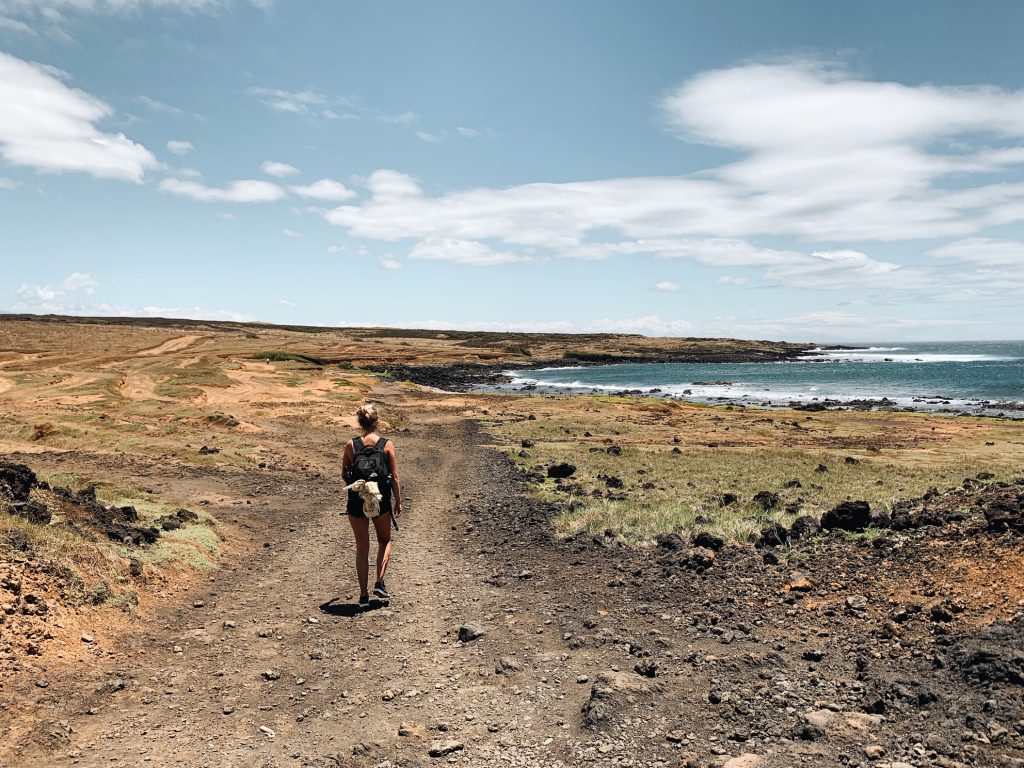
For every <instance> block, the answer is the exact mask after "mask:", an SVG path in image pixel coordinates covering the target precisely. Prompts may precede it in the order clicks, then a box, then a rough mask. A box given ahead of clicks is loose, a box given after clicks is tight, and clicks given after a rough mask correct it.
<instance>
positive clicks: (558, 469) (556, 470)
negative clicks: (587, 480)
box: [548, 461, 576, 478]
mask: <svg viewBox="0 0 1024 768" xmlns="http://www.w3.org/2000/svg"><path fill="white" fill-rule="evenodd" d="M575 474H576V467H575V466H573V465H572V464H570V463H569V462H567V461H560V462H558V463H557V464H552V465H551V466H549V467H548V477H554V478H564V477H572V476H573V475H575Z"/></svg>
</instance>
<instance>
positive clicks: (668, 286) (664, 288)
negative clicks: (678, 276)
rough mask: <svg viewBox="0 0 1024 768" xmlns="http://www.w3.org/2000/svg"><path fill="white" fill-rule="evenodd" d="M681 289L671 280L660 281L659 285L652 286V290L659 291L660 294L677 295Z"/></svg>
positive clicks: (681, 287)
mask: <svg viewBox="0 0 1024 768" xmlns="http://www.w3.org/2000/svg"><path fill="white" fill-rule="evenodd" d="M682 289H683V286H681V285H680V284H679V283H674V282H672V281H671V280H662V281H661V282H659V283H655V284H654V290H656V291H660V292H661V293H679V291H681V290H682Z"/></svg>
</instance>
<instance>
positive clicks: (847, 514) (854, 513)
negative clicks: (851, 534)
mask: <svg viewBox="0 0 1024 768" xmlns="http://www.w3.org/2000/svg"><path fill="white" fill-rule="evenodd" d="M870 522H871V505H870V504H868V503H867V502H866V501H844V502H842V503H841V504H837V505H836V506H834V507H833V508H832V509H830V510H829V511H828V512H826V513H825V514H824V515H822V516H821V527H822V528H824V529H825V530H827V531H833V530H840V531H863V530H864V529H865V528H867V526H868V523H870Z"/></svg>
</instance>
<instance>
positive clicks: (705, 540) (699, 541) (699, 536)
mask: <svg viewBox="0 0 1024 768" xmlns="http://www.w3.org/2000/svg"><path fill="white" fill-rule="evenodd" d="M692 542H693V546H695V547H703V548H704V549H710V550H711V551H712V552H718V551H719V550H720V549H722V548H723V547H724V546H725V539H723V538H722V537H721V536H715V534H713V533H709V532H708V531H701V532H700V533H696V534H694V536H693V539H692Z"/></svg>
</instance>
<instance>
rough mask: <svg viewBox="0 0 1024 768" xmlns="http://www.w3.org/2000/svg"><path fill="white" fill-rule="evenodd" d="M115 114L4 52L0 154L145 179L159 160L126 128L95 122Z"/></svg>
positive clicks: (57, 168) (53, 167)
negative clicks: (114, 128)
mask: <svg viewBox="0 0 1024 768" xmlns="http://www.w3.org/2000/svg"><path fill="white" fill-rule="evenodd" d="M0 10H2V6H0ZM113 114H114V110H113V108H112V107H111V106H110V105H109V104H106V103H105V102H103V101H100V100H99V99H97V98H96V97H94V96H91V95H89V94H88V93H85V92H84V91H81V90H78V89H75V88H70V87H68V86H67V85H66V84H65V83H64V82H63V81H62V79H61V78H60V77H58V76H57V75H55V73H54V71H53V70H52V69H50V68H48V67H45V66H43V65H40V64H34V63H30V62H27V61H22V60H21V59H18V58H15V57H14V56H10V55H8V54H5V53H0V157H3V159H4V160H5V161H6V162H8V163H10V164H11V165H22V166H28V167H31V168H35V169H36V170H39V171H44V172H52V173H62V172H81V173H88V174H90V175H92V176H96V177H99V178H108V179H119V180H122V181H134V182H141V181H142V179H143V176H144V175H145V173H146V171H147V170H150V169H155V168H159V167H160V162H159V161H158V160H157V159H156V158H155V157H154V156H153V154H152V153H151V152H150V151H149V150H148V149H146V148H145V147H144V146H142V145H141V144H136V143H135V142H133V141H131V140H130V139H128V138H127V137H126V136H125V135H124V134H121V133H116V134H115V133H105V132H103V131H101V130H100V129H99V128H97V127H96V123H98V122H100V121H102V120H104V119H107V118H109V117H111V116H112V115H113Z"/></svg>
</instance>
